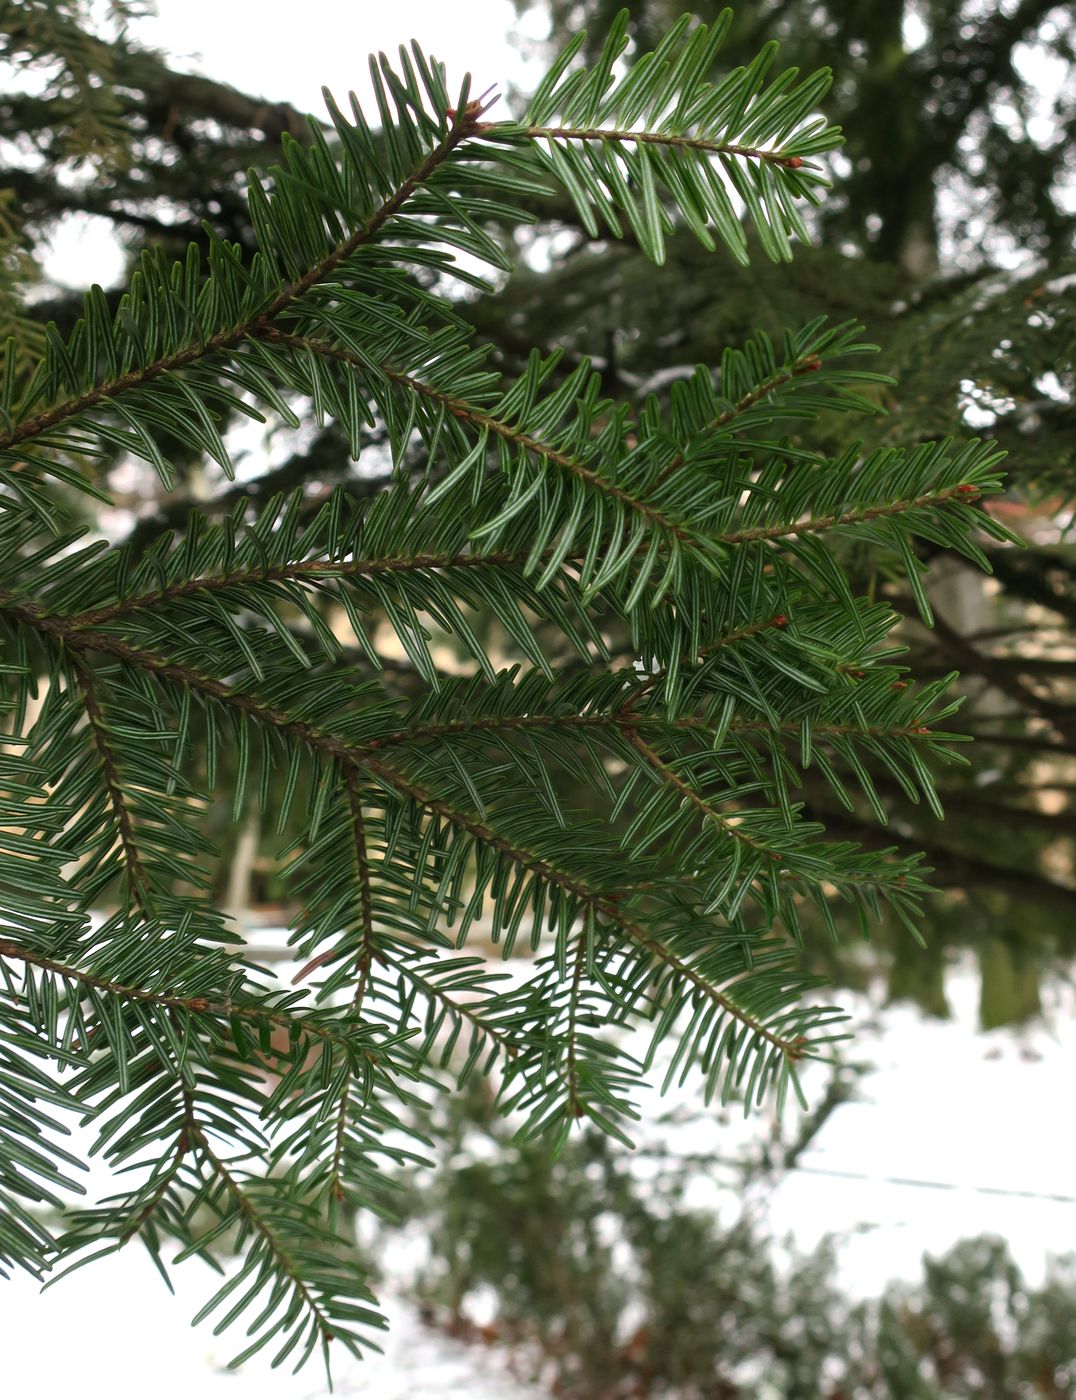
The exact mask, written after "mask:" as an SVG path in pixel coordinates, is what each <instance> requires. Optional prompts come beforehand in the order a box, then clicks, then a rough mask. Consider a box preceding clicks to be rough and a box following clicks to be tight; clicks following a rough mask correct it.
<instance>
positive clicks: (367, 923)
mask: <svg viewBox="0 0 1076 1400" xmlns="http://www.w3.org/2000/svg"><path fill="white" fill-rule="evenodd" d="M344 782H345V784H346V786H347V805H348V814H349V816H350V819H351V834H352V843H353V844H352V856H353V858H354V861H355V875H356V883H357V885H358V889H359V908H360V911H361V915H360V918H361V929H362V936H361V941H360V944H359V949H358V953H357V957H356V962H357V967H358V978H357V980H356V984H355V991H354V994H353V995H352V998H351V1007H350V1015H351V1017H352V1018H353V1019H354V1020H355V1021H356V1022H357V1021H358V1020H359V1018H360V1016H361V1014H362V1004H363V1000H364V998H365V996H366V989H367V987H368V985H369V982H370V967H371V964H372V962H373V959H374V957H375V956H376V953H375V948H374V913H373V902H372V899H371V891H370V857H369V855H368V853H367V849H366V830H365V826H364V824H363V817H362V796H361V794H360V792H359V784H358V779H357V775H356V773H355V769H354V768H347V769H346V770H345V772H344ZM350 1102H351V1080H350V1079H348V1081H347V1082H346V1083H345V1085H344V1088H343V1091H342V1093H341V1094H340V1103H339V1106H338V1108H337V1111H336V1112H337V1117H336V1133H335V1138H334V1141H333V1160H332V1169H331V1171H330V1175H329V1194H330V1195H331V1196H333V1197H335V1199H336V1200H337V1201H343V1199H344V1187H343V1181H342V1178H341V1170H340V1169H341V1163H342V1162H343V1158H344V1146H345V1138H346V1136H347V1115H348V1109H349V1106H350Z"/></svg>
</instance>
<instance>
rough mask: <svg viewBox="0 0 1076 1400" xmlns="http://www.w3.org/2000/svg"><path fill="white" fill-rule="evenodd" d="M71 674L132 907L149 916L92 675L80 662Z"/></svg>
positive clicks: (146, 894) (128, 815)
mask: <svg viewBox="0 0 1076 1400" xmlns="http://www.w3.org/2000/svg"><path fill="white" fill-rule="evenodd" d="M74 672H75V679H76V681H77V683H78V687H79V690H80V692H81V694H82V702H83V707H84V708H85V711H86V719H87V721H88V723H89V727H90V732H91V734H92V735H93V743H94V747H95V749H96V750H97V754H98V758H99V759H100V763H101V773H102V775H103V777H104V781H105V790H106V791H107V793H108V801H109V807H110V808H111V811H112V815H113V817H114V819H115V823H116V830H117V832H118V834H119V840H120V846H121V848H122V850H123V857H124V869H125V871H126V874H127V884H128V893H129V897H130V898H131V900H132V901H133V903H134V905H135V907H136V908H137V909H138V910H139V911H140V912H141V913H142V914H144V915H147V916H148V915H149V914H150V912H151V911H150V887H149V882H148V880H147V879H146V873H145V870H144V868H143V865H142V858H141V856H140V855H139V853H138V845H137V843H136V841H135V834H134V822H133V821H132V820H131V813H130V810H129V809H128V806H127V799H126V798H125V797H124V795H123V787H122V785H121V783H120V777H119V771H118V769H117V766H116V757H115V755H114V754H113V752H112V745H111V742H110V740H109V737H108V731H107V729H106V727H105V719H104V714H103V713H102V710H101V704H100V701H99V700H98V697H97V689H96V686H95V684H94V680H93V675H92V673H91V672H90V669H89V667H87V666H86V665H84V664H83V663H82V662H81V661H77V662H76V663H75V666H74Z"/></svg>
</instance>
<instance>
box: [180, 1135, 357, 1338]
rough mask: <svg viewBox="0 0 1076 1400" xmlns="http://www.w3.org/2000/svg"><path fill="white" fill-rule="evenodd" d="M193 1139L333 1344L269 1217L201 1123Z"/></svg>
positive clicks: (326, 1323) (324, 1319)
mask: <svg viewBox="0 0 1076 1400" xmlns="http://www.w3.org/2000/svg"><path fill="white" fill-rule="evenodd" d="M192 1136H193V1139H194V1141H195V1142H196V1143H197V1145H198V1147H199V1149H200V1150H201V1153H202V1156H203V1157H204V1158H205V1160H206V1162H207V1164H208V1165H209V1167H210V1169H211V1170H212V1171H213V1172H214V1174H215V1175H216V1176H217V1177H219V1178H220V1180H221V1181H222V1182H223V1184H224V1186H225V1188H226V1190H227V1192H228V1194H229V1195H230V1196H231V1198H232V1200H233V1201H234V1202H235V1205H236V1209H237V1210H238V1212H239V1214H240V1215H241V1216H242V1217H243V1219H244V1220H246V1221H247V1223H248V1224H249V1225H250V1227H251V1228H252V1229H253V1230H254V1232H255V1233H256V1234H258V1235H260V1236H261V1238H262V1239H263V1240H264V1241H265V1243H266V1245H267V1247H268V1249H269V1252H270V1254H271V1255H272V1257H273V1259H274V1260H275V1261H276V1264H277V1266H278V1268H279V1269H280V1270H281V1271H282V1272H283V1273H284V1274H285V1275H286V1276H287V1278H288V1280H289V1281H290V1284H291V1287H292V1290H293V1292H294V1294H295V1296H296V1298H297V1299H299V1300H301V1301H302V1303H303V1305H304V1306H305V1307H306V1308H307V1310H308V1311H309V1312H310V1314H311V1316H312V1317H313V1318H314V1319H315V1321H316V1322H317V1326H318V1331H319V1332H320V1334H321V1338H322V1341H323V1342H331V1341H332V1340H333V1338H334V1335H335V1333H334V1331H333V1328H332V1326H331V1324H330V1322H329V1319H328V1317H327V1316H326V1314H325V1312H324V1310H323V1309H322V1308H321V1306H320V1304H319V1303H318V1301H317V1299H316V1298H315V1297H314V1295H313V1294H312V1293H311V1292H310V1289H309V1288H308V1287H307V1285H306V1282H305V1280H304V1279H303V1276H302V1273H301V1272H300V1270H299V1267H298V1265H297V1263H296V1262H295V1260H294V1259H293V1258H292V1255H291V1253H290V1251H289V1250H288V1249H287V1248H286V1247H285V1245H284V1243H283V1241H282V1240H280V1238H279V1237H278V1236H277V1234H276V1232H275V1231H274V1230H273V1229H272V1228H271V1227H270V1225H269V1223H268V1221H267V1220H266V1218H265V1215H264V1214H263V1212H262V1211H260V1210H259V1209H258V1207H257V1205H256V1204H255V1202H254V1200H253V1199H252V1197H251V1195H250V1193H249V1192H248V1191H244V1190H243V1188H242V1186H241V1184H240V1183H239V1181H238V1180H237V1179H236V1177H235V1176H233V1174H232V1173H231V1171H229V1169H228V1164H227V1163H226V1162H225V1161H224V1160H223V1159H222V1158H221V1157H219V1156H218V1155H217V1153H216V1152H215V1151H214V1150H213V1147H212V1145H211V1143H210V1141H209V1139H208V1138H207V1137H206V1135H205V1132H204V1131H203V1129H202V1128H201V1126H200V1125H199V1124H198V1123H197V1122H195V1123H194V1125H193V1127H192Z"/></svg>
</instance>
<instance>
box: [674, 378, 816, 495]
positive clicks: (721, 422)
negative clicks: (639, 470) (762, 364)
mask: <svg viewBox="0 0 1076 1400" xmlns="http://www.w3.org/2000/svg"><path fill="white" fill-rule="evenodd" d="M821 368H822V361H821V360H820V359H819V357H818V355H817V354H816V353H815V352H814V351H813V350H809V351H807V353H806V354H804V355H801V356H800V357H799V358H798V359H796V360H793V361H792V363H791V364H790V365H786V366H783V367H782V368H781V369H780V370H778V371H777V373H776V374H773V375H771V376H770V377H769V379H764V380H763V381H762V383H761V384H758V385H756V387H755V388H753V389H751V390H749V391H748V393H746V394H744V395H742V397H741V398H739V399H737V401H736V402H735V403H734V404H731V405H730V406H729V407H728V408H726V409H725V410H724V412H722V413H719V414H718V415H717V416H716V418H712V419H711V420H710V422H709V423H708V424H707V425H706V427H705V428H704V429H703V433H704V434H708V433H716V432H719V431H720V430H721V429H722V428H726V427H728V425H729V424H730V423H732V422H734V421H735V420H736V419H737V418H739V417H740V415H741V414H743V413H746V412H747V410H748V409H749V408H753V407H754V406H755V404H757V403H761V402H762V400H763V399H764V398H766V397H767V396H768V395H769V394H772V393H773V391H774V390H775V389H779V388H780V387H781V386H782V384H790V383H791V382H792V380H794V379H798V378H799V377H800V376H801V375H804V374H813V373H815V371H817V370H820V369H821ZM686 461H687V453H686V451H683V450H682V451H680V452H678V453H677V454H676V456H675V457H674V458H673V459H672V461H671V462H670V463H669V465H668V466H667V467H665V468H664V470H663V471H662V472H661V473H660V474H659V475H658V477H657V478H656V479H655V481H654V490H657V488H658V487H659V486H664V484H665V482H666V481H668V479H669V477H670V476H672V475H674V473H676V472H678V471H679V470H680V468H681V467H682V466H683V465H684V463H685V462H686Z"/></svg>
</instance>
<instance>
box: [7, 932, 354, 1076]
mask: <svg viewBox="0 0 1076 1400" xmlns="http://www.w3.org/2000/svg"><path fill="white" fill-rule="evenodd" d="M0 957H4V958H13V959H14V960H15V961H16V962H21V963H25V964H27V965H28V966H31V967H39V968H41V969H42V971H44V972H51V973H53V974H54V975H55V976H57V977H60V978H62V979H63V980H64V981H67V982H74V983H76V984H78V985H79V986H83V987H89V988H92V989H93V990H94V991H98V992H108V993H109V994H110V995H111V996H115V997H119V998H121V999H126V1000H128V1001H138V1002H143V1003H145V1004H146V1005H149V1006H160V1007H163V1008H164V1009H166V1010H168V1011H186V1012H187V1013H188V1014H190V1015H192V1016H216V1017H221V1016H224V1017H231V1016H238V1017H240V1018H241V1019H243V1020H246V1021H261V1022H264V1023H265V1024H267V1025H273V1026H282V1027H284V1028H285V1029H287V1030H288V1031H289V1032H290V1031H292V1030H296V1031H298V1032H299V1034H301V1035H303V1036H307V1037H310V1038H312V1039H315V1040H319V1041H322V1042H324V1043H326V1044H330V1045H336V1046H340V1047H341V1048H343V1049H347V1048H348V1047H349V1044H350V1042H349V1041H348V1040H347V1038H346V1037H344V1036H341V1035H336V1034H335V1033H334V1032H332V1031H329V1030H326V1029H325V1028H324V1027H323V1026H318V1025H315V1024H313V1023H312V1022H310V1021H309V1020H307V1019H306V1018H305V1017H302V1016H291V1015H289V1014H288V1013H287V1012H284V1011H272V1010H269V1009H268V1008H265V1007H260V1006H252V1005H250V1004H249V1003H247V1002H237V1001H231V1000H228V1001H216V1000H214V999H213V998H211V997H205V996H194V997H182V996H172V995H171V994H169V993H167V992H149V991H146V990H145V989H144V988H142V987H132V986H129V985H127V984H126V983H123V982H116V981H113V980H112V979H111V978H108V977H98V976H96V975H95V974H94V973H92V972H85V971H84V970H83V969H82V968H79V967H74V966H72V965H71V964H69V963H63V962H59V961H58V960H57V959H55V958H50V957H46V956H45V955H44V954H42V953H35V952H33V951H32V950H31V949H29V948H23V947H21V946H20V945H19V944H17V943H15V942H13V941H12V940H11V939H8V938H0Z"/></svg>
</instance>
